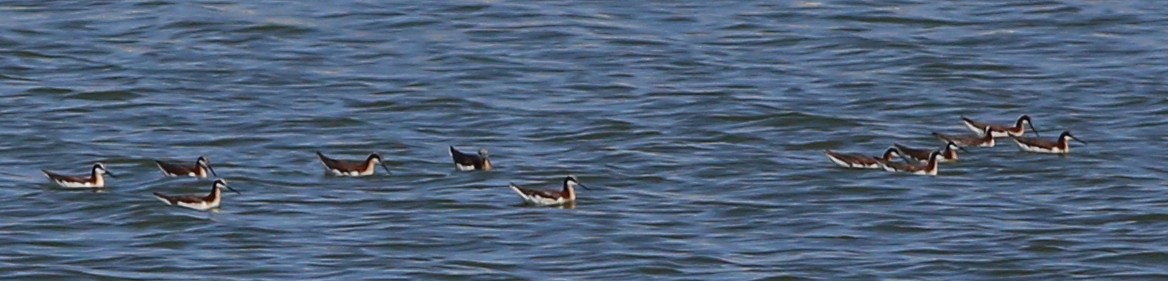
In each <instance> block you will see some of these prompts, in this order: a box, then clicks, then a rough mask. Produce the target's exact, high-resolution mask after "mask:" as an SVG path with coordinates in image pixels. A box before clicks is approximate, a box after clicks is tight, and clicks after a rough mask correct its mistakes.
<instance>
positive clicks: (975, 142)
mask: <svg viewBox="0 0 1168 281" xmlns="http://www.w3.org/2000/svg"><path fill="white" fill-rule="evenodd" d="M991 130H993V129H992V128H990V127H986V128H985V129H983V130H982V133H983V134H981V135H976V136H952V135H946V134H942V133H938V132H933V136H934V137H937V139H940V140H941V141H943V142H946V143H949V142H952V143H956V144H957V145H959V146H963V147H968V146H976V147H994V137H993V134H992V133H991Z"/></svg>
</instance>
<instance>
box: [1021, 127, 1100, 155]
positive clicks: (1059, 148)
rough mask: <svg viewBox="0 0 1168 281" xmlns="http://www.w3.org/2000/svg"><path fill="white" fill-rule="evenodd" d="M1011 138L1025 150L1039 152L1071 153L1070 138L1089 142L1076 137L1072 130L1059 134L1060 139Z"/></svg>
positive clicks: (1080, 141)
mask: <svg viewBox="0 0 1168 281" xmlns="http://www.w3.org/2000/svg"><path fill="white" fill-rule="evenodd" d="M1011 139H1013V140H1014V143H1016V144H1018V148H1021V149H1022V150H1023V151H1029V152H1038V153H1057V154H1067V153H1070V152H1071V141H1070V140H1075V141H1078V142H1079V143H1082V144H1087V142H1085V141H1083V140H1081V139H1079V138H1077V137H1075V136H1074V135H1071V132H1069V131H1063V133H1062V134H1061V135H1059V137H1058V139H1055V140H1044V139H1039V138H1024V137H1011Z"/></svg>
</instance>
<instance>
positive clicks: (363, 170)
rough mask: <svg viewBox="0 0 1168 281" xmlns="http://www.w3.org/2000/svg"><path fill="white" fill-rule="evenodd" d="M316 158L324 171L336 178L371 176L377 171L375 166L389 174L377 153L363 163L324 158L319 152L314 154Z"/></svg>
mask: <svg viewBox="0 0 1168 281" xmlns="http://www.w3.org/2000/svg"><path fill="white" fill-rule="evenodd" d="M316 156H318V157H320V163H321V164H324V168H325V170H328V171H329V172H330V173H332V174H333V175H337V176H346V177H359V176H369V175H373V171H374V170H377V167H375V165H381V167H382V168H385V173H389V167H388V166H385V163H383V162H381V155H377V153H373V154H369V158H366V159H365V161H345V160H336V159H332V158H328V157H327V156H324V154H323V153H320V151H317V152H316Z"/></svg>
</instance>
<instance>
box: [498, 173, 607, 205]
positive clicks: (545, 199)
mask: <svg viewBox="0 0 1168 281" xmlns="http://www.w3.org/2000/svg"><path fill="white" fill-rule="evenodd" d="M577 186H579V187H583V188H584V189H589V190H591V189H590V188H588V187H587V186H584V184H581V183H580V181H579V180H577V179H576V176H572V175H568V176H567V177H565V178H564V189H563V190H561V191H558V192H557V191H550V190H535V189H528V188H524V187H520V186H518V185H515V183H511V184H510V187H511V189H512V190H515V193H518V194H519V197H522V198H523V201H524V202H527V203H531V204H535V205H540V206H554V205H561V204H565V203H572V202H575V201H576V187H577Z"/></svg>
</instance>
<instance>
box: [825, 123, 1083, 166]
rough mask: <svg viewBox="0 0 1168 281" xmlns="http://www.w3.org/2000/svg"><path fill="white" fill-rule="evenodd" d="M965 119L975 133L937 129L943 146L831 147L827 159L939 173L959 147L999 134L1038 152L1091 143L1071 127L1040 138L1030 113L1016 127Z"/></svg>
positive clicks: (985, 143) (989, 141) (985, 142)
mask: <svg viewBox="0 0 1168 281" xmlns="http://www.w3.org/2000/svg"><path fill="white" fill-rule="evenodd" d="M961 120H962V122H963V123H965V127H966V128H968V129H969V130H970V131H972V132H973V133H974V134H972V135H962V136H958V135H946V134H941V133H937V132H933V136H934V137H936V138H937V139H939V140H941V141H942V142H944V143H945V146H943V147H941V148H940V149H936V150H930V149H919V148H911V147H907V146H904V145H901V144H899V143H893V144H892V146H891V147H889V148H888V149H887V150H885V151H884V154H882V155H880V156H869V155H866V154H859V153H839V152H836V151H832V150H830V149H828V150H827V151H826V152H825V154H827V159H829V160H831V162H832V163H835V164H836V165H839V166H841V167H845V168H853V169H884V170H885V171H889V172H902V173H911V174H916V175H930V176H936V175H937V170H938V164H939V163H942V162H956V161H957V151H958V150H961V151H965V152H968V151H967V150H965V147H994V145H995V144H996V142H995V141H994V139H995V138H1002V137H1009V138H1010V139H1011V140H1014V143H1015V144H1017V145H1018V148H1019V149H1021V150H1022V151H1027V152H1036V153H1053V154H1067V153H1070V152H1071V145H1070V141H1071V140H1075V141H1078V142H1079V143H1082V144H1087V142H1085V141H1083V140H1080V139H1079V138H1077V137H1075V136H1074V135H1071V132H1069V131H1063V133H1062V134H1060V135H1059V136H1058V138H1056V139H1054V140H1050V139H1041V138H1039V137H1041V136H1040V135H1039V134H1038V129H1035V128H1034V124H1033V121H1031V120H1030V116H1028V115H1022V116H1021V117H1018V121H1015V122H1014V126H1012V127H1010V126H1007V125H998V124H987V123H982V122H978V121H974V120H972V119H969V118H968V117H965V116H962V117H961ZM1026 127H1030V130H1032V131H1034V135H1035V137H1033V138H1031V137H1024V135H1025V134H1026ZM895 158H901V159H903V160H904V161H903V162H898V161H896V159H895Z"/></svg>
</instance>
